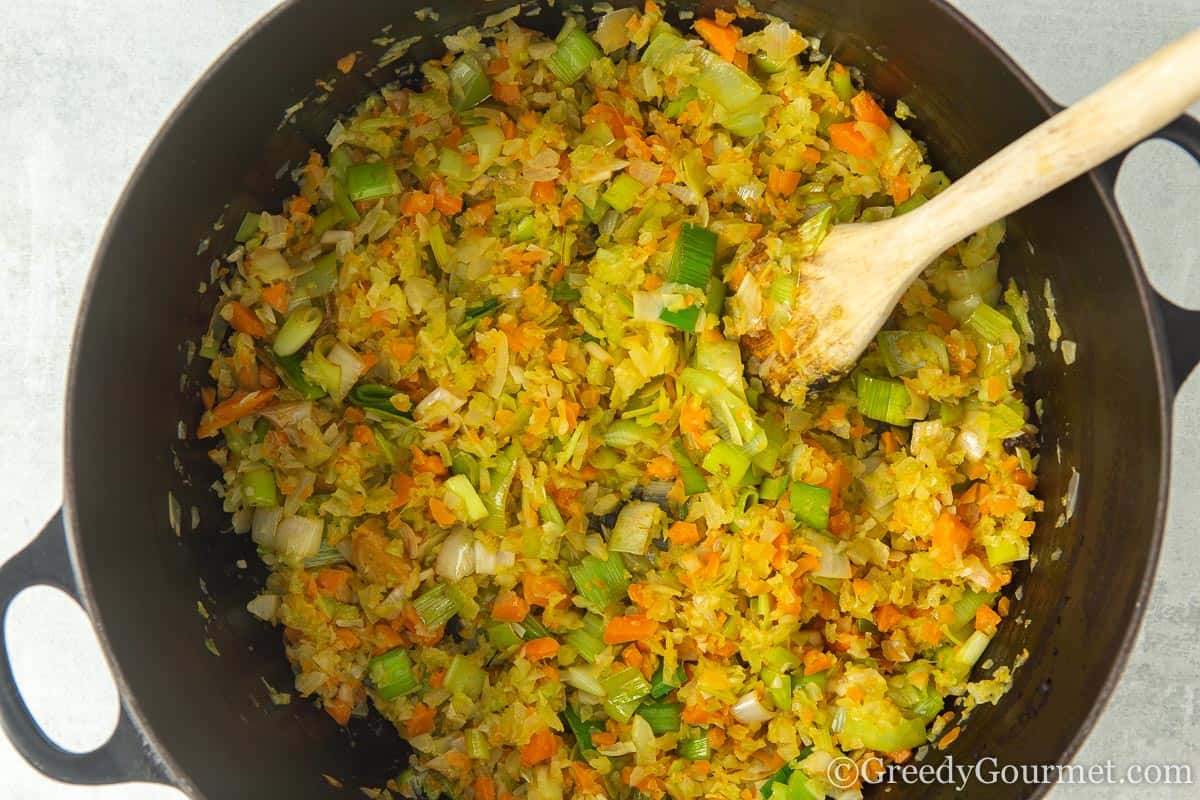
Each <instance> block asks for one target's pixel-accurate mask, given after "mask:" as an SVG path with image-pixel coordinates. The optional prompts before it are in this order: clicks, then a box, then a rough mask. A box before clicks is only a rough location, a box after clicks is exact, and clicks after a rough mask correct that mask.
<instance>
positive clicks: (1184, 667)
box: [0, 0, 1200, 800]
mask: <svg viewBox="0 0 1200 800" xmlns="http://www.w3.org/2000/svg"><path fill="white" fill-rule="evenodd" d="M956 4H957V5H958V6H959V7H960V8H962V9H963V10H964V11H965V12H966V13H967V14H968V16H970V17H971V18H972V19H974V20H975V21H977V22H978V23H979V24H980V25H981V26H982V27H983V28H984V29H985V30H987V31H988V32H989V33H990V34H991V35H992V36H993V37H994V38H995V39H996V40H997V41H998V42H999V43H1000V44H1001V45H1003V46H1004V47H1005V48H1007V49H1008V51H1009V52H1010V53H1011V54H1012V55H1013V56H1014V57H1015V58H1016V60H1017V61H1018V62H1019V63H1021V64H1022V65H1023V66H1024V67H1025V68H1026V70H1028V72H1029V73H1030V74H1031V75H1032V77H1033V78H1034V79H1035V80H1036V81H1038V82H1039V83H1040V84H1041V85H1042V86H1043V87H1045V88H1046V89H1047V90H1048V91H1049V93H1050V94H1051V95H1052V96H1054V97H1055V98H1056V99H1058V100H1059V101H1060V102H1064V103H1069V102H1071V101H1072V100H1074V99H1077V98H1079V97H1080V96H1082V95H1083V94H1085V93H1086V91H1087V90H1088V89H1089V88H1091V87H1093V86H1095V85H1097V84H1098V83H1099V82H1101V81H1102V80H1103V79H1105V78H1106V77H1108V76H1111V75H1113V74H1115V73H1116V72H1117V71H1119V70H1120V69H1121V68H1123V67H1125V66H1128V65H1129V64H1132V63H1133V62H1134V61H1135V60H1136V59H1137V58H1138V57H1139V56H1140V55H1142V54H1146V53H1149V52H1150V51H1151V50H1153V49H1154V48H1155V47H1156V46H1158V45H1160V44H1162V43H1164V42H1166V41H1167V40H1168V39H1170V38H1171V37H1172V36H1174V35H1178V34H1180V33H1182V32H1183V31H1185V30H1187V29H1189V28H1192V27H1196V26H1197V25H1200V4H1197V3H1196V1H1195V0H1120V1H1118V0H1055V1H1054V2H1049V1H1048V0H1005V2H998V0H957V2H956ZM272 5H273V3H272V2H271V0H205V2H202V3H195V2H186V1H185V0H160V2H158V3H153V4H146V3H142V2H135V0H110V2H108V3H103V4H96V3H91V2H83V1H82V0H7V2H6V3H5V11H4V22H3V24H2V25H0V109H3V111H0V152H4V153H6V154H8V156H7V161H8V163H9V164H10V167H9V168H8V169H5V170H0V196H3V197H7V198H10V200H9V205H8V207H7V209H6V213H5V214H4V215H3V216H2V217H0V276H2V278H3V282H4V285H5V286H6V288H7V289H8V292H7V297H6V301H5V311H4V313H3V314H0V342H3V343H4V345H5V346H4V355H5V361H6V362H7V363H8V364H9V368H8V371H7V374H8V375H9V378H8V380H6V381H4V382H0V452H2V453H4V454H5V455H4V464H5V467H4V470H3V475H4V481H3V483H2V484H0V507H3V508H4V509H5V511H6V512H7V513H6V522H5V525H4V527H3V528H2V529H0V560H2V559H5V558H7V557H8V556H10V555H11V554H12V553H14V552H16V550H18V549H19V548H20V547H22V546H23V545H24V544H25V543H26V542H27V541H28V540H29V539H30V538H31V537H32V535H33V532H34V531H36V530H37V529H38V528H39V527H40V525H41V523H42V522H43V521H44V520H45V519H46V518H47V517H48V516H50V514H51V513H52V512H53V510H54V509H55V508H56V507H57V506H58V502H59V496H60V492H61V470H62V455H61V449H62V448H61V445H62V433H61V427H62V392H63V386H64V383H65V380H66V367H65V364H66V355H67V350H68V346H69V340H70V334H71V327H72V324H73V320H74V316H75V312H76V309H77V306H78V302H79V298H80V292H81V288H82V285H83V280H84V277H85V273H86V270H87V265H88V262H89V259H90V256H91V253H92V250H93V249H94V247H95V243H96V240H97V238H98V236H99V233H100V230H101V228H102V226H103V223H104V220H105V217H106V216H107V214H108V211H109V209H110V207H111V206H112V204H113V202H114V201H115V199H116V197H117V194H118V193H119V191H120V189H121V187H122V185H123V184H124V182H125V179H126V176H127V175H128V174H129V172H130V170H131V169H132V167H133V165H134V163H135V162H136V160H137V158H138V157H139V155H140V154H141V152H142V150H143V149H144V147H145V146H146V144H147V143H148V142H149V140H150V138H151V137H152V136H153V134H154V132H155V130H156V129H157V127H158V125H159V124H160V123H161V121H162V120H163V119H164V118H165V116H166V115H167V113H168V112H169V111H170V109H171V108H172V107H173V106H174V104H175V103H176V102H177V101H178V99H179V98H180V97H182V95H183V94H184V92H185V91H186V90H187V88H188V87H189V86H190V85H191V83H192V82H193V81H194V80H195V78H196V77H198V76H199V74H200V73H201V72H202V71H203V70H204V68H205V67H207V66H208V64H209V63H211V61H212V60H213V59H214V58H215V57H216V56H217V55H218V54H219V53H220V52H221V51H222V50H223V49H224V48H225V46H226V45H227V44H228V43H229V42H230V41H231V40H232V39H233V38H234V37H235V36H236V35H237V34H238V33H239V32H241V31H242V30H244V29H245V28H246V27H247V26H248V25H249V24H251V23H252V22H253V20H254V19H255V18H257V17H258V16H259V15H260V14H261V13H263V12H264V11H266V10H267V9H268V8H270V7H271V6H272ZM1193 111H1194V112H1196V111H1200V109H1193ZM1118 196H1119V199H1120V202H1121V205H1122V208H1123V209H1124V211H1125V213H1126V214H1127V216H1128V219H1129V221H1130V226H1131V227H1132V229H1133V231H1134V233H1135V235H1136V238H1137V242H1138V246H1139V247H1140V248H1141V252H1142V254H1143V256H1144V258H1145V261H1146V263H1147V265H1148V268H1149V270H1150V272H1151V275H1152V278H1153V280H1154V282H1155V284H1156V285H1157V286H1158V287H1159V288H1160V289H1161V290H1163V291H1164V292H1165V293H1167V294H1168V295H1169V296H1170V297H1172V298H1173V299H1174V300H1175V301H1176V302H1178V303H1180V304H1183V305H1186V306H1191V307H1200V232H1198V231H1197V227H1196V224H1195V221H1196V215H1195V206H1196V199H1197V198H1200V169H1198V168H1197V167H1196V166H1195V165H1194V164H1192V162H1191V161H1190V159H1188V158H1187V157H1186V156H1184V155H1183V154H1182V153H1181V152H1180V151H1178V150H1176V149H1175V148H1173V147H1172V146H1170V145H1167V144H1164V143H1159V142H1152V143H1150V144H1146V145H1143V146H1142V147H1140V148H1138V150H1137V151H1136V152H1135V153H1134V154H1133V155H1132V156H1131V158H1130V159H1129V161H1128V162H1127V165H1126V168H1125V170H1124V172H1123V173H1122V177H1121V180H1120V184H1119V191H1118ZM1173 468H1174V483H1173V490H1172V500H1171V508H1170V514H1169V519H1168V530H1167V535H1166V541H1165V548H1164V551H1163V558H1162V562H1161V565H1160V567H1159V571H1158V577H1157V580H1156V583H1155V588H1154V592H1153V595H1152V597H1151V599H1150V604H1149V608H1148V610H1147V615H1146V622H1145V624H1144V626H1143V629H1142V632H1141V635H1140V637H1139V639H1138V642H1137V646H1136V648H1135V651H1134V654H1133V657H1132V659H1131V660H1130V663H1129V667H1128V669H1127V671H1126V674H1125V676H1124V679H1123V680H1122V682H1121V685H1120V687H1119V688H1118V690H1117V692H1116V694H1115V695H1114V696H1113V698H1112V700H1111V702H1110V703H1109V705H1108V707H1107V709H1106V710H1105V712H1104V715H1103V717H1102V719H1101V721H1100V723H1099V725H1098V726H1097V727H1096V729H1095V730H1094V732H1093V733H1092V735H1091V737H1090V738H1089V739H1088V741H1087V744H1086V745H1085V747H1084V748H1083V750H1082V752H1081V753H1080V754H1079V757H1078V758H1077V760H1076V763H1079V764H1085V765H1087V764H1098V763H1103V762H1105V761H1106V760H1112V761H1113V762H1114V763H1115V764H1117V765H1118V767H1119V768H1123V767H1124V766H1125V765H1131V764H1149V763H1166V762H1177V763H1190V765H1191V766H1192V769H1193V772H1194V773H1196V779H1197V781H1200V758H1197V757H1196V756H1195V743H1196V742H1197V741H1198V740H1200V698H1198V695H1200V639H1198V637H1197V631H1200V600H1198V599H1197V595H1196V592H1195V591H1194V587H1196V586H1197V585H1200V558H1197V556H1198V555H1200V544H1198V543H1197V541H1196V539H1195V533H1194V524H1195V522H1196V520H1197V519H1200V378H1193V379H1192V380H1191V381H1190V382H1189V383H1188V385H1186V386H1185V387H1184V390H1183V392H1182V393H1181V394H1180V396H1179V398H1178V400H1177V403H1176V430H1175V441H1174V458H1173ZM8 638H9V643H10V644H11V645H12V646H13V647H14V648H15V649H16V663H15V665H14V666H15V668H16V670H17V673H18V677H19V678H20V681H21V686H22V688H23V690H24V692H25V694H26V696H27V697H28V699H29V702H30V703H31V705H33V707H34V708H35V709H36V710H37V711H38V713H39V716H40V718H41V719H42V720H43V722H44V724H45V725H46V726H47V728H48V729H49V730H50V731H51V732H52V733H53V734H54V735H55V736H56V737H57V738H58V740H59V741H60V742H61V743H63V744H64V745H65V746H67V747H69V748H72V749H77V750H85V749H88V748H90V747H94V746H95V745H97V744H98V743H100V742H102V741H103V740H104V739H105V738H106V737H107V732H108V731H109V730H111V727H112V725H113V723H114V721H115V718H116V694H115V690H114V689H113V686H112V683H111V681H110V680H109V678H108V677H107V675H106V674H105V670H104V667H103V662H102V659H101V657H100V655H99V653H98V651H97V650H96V647H95V644H94V637H93V636H92V635H91V634H90V630H89V628H88V627H87V624H86V621H85V620H84V618H83V615H82V613H81V612H79V611H78V610H77V609H75V608H74V607H73V606H72V604H71V603H70V602H69V601H67V600H66V599H65V598H64V597H63V596H62V595H60V594H58V593H56V592H54V591H52V590H48V589H42V590H35V591H31V592H29V593H27V594H26V595H23V596H22V597H21V598H19V600H18V602H17V603H16V604H15V606H14V610H13V614H12V616H11V618H10V621H9V632H8ZM1085 794H1086V795H1087V796H1089V797H1094V798H1105V799H1107V798H1112V799H1113V800H1116V799H1117V798H1129V797H1153V798H1162V800H1167V799H1168V798H1169V799H1170V800H1182V798H1195V797H1197V796H1198V795H1200V789H1197V787H1196V786H1195V785H1192V786H1176V787H1145V786H1141V787H1133V786H1129V785H1124V786H1095V787H1068V786H1059V787H1056V788H1055V789H1054V790H1052V792H1051V795H1050V796H1051V797H1052V798H1055V800H1058V799H1059V798H1066V797H1074V796H1083V795H1085ZM0 797H4V798H11V799H12V800H26V799H27V798H82V799H83V800H102V798H113V799H114V800H115V799H116V798H122V800H125V799H128V800H150V798H155V799H158V798H172V797H175V798H178V797H182V795H180V794H179V793H178V792H176V791H174V790H171V789H164V788H161V787H153V786H122V787H111V788H100V789H79V788H74V787H66V786H62V785H60V784H56V783H54V782H52V781H49V780H47V779H45V778H42V777H41V776H39V775H37V774H36V773H35V772H34V771H33V770H32V769H31V768H29V767H28V766H27V765H25V763H24V762H22V761H21V760H20V758H19V757H18V756H17V755H16V754H15V752H13V750H12V748H11V746H9V745H8V743H7V742H5V741H3V740H0Z"/></svg>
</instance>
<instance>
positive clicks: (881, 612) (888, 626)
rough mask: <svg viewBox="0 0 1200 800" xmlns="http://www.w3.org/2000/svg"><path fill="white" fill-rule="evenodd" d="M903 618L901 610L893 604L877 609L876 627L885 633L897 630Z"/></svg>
mask: <svg viewBox="0 0 1200 800" xmlns="http://www.w3.org/2000/svg"><path fill="white" fill-rule="evenodd" d="M903 618H904V617H903V616H902V615H901V614H900V609H898V608H896V607H895V606H894V605H892V604H891V603H888V604H886V605H882V606H880V607H879V608H877V609H875V626H876V627H877V628H879V630H881V631H883V632H884V633H889V632H890V631H893V630H895V629H896V627H897V626H898V625H899V624H900V621H901V620H902V619H903Z"/></svg>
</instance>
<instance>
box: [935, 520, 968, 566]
mask: <svg viewBox="0 0 1200 800" xmlns="http://www.w3.org/2000/svg"><path fill="white" fill-rule="evenodd" d="M970 544H971V529H970V528H968V527H967V526H966V525H964V524H963V521H962V520H960V519H959V518H958V517H956V516H954V515H953V514H951V513H950V512H948V511H943V512H942V515H941V516H940V517H938V518H937V521H936V522H934V523H933V547H932V550H933V557H934V558H935V559H936V560H937V562H938V563H939V564H941V565H942V566H946V565H947V564H953V563H954V561H955V560H957V559H958V558H960V557H961V556H962V554H963V553H964V552H965V551H966V549H967V548H968V547H969V546H970Z"/></svg>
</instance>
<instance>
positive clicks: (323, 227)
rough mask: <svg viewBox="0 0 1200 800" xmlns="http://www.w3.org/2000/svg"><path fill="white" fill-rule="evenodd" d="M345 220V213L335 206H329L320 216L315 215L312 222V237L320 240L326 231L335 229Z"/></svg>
mask: <svg viewBox="0 0 1200 800" xmlns="http://www.w3.org/2000/svg"><path fill="white" fill-rule="evenodd" d="M345 218H346V214H345V212H343V211H342V210H341V209H340V208H338V207H337V206H330V207H329V208H327V209H325V210H324V211H322V212H321V213H320V214H317V216H316V218H315V219H314V220H313V227H312V232H313V236H314V237H316V238H318V239H320V238H321V236H323V235H324V233H325V232H326V231H328V230H332V229H333V228H335V227H337V226H338V225H339V224H341V222H342V220H344V219H345Z"/></svg>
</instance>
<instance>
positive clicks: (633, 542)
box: [608, 500, 663, 556]
mask: <svg viewBox="0 0 1200 800" xmlns="http://www.w3.org/2000/svg"><path fill="white" fill-rule="evenodd" d="M662 522H663V510H662V508H661V507H660V506H659V505H658V504H657V503H651V502H649V501H648V500H632V501H630V502H628V503H626V504H625V506H624V507H623V508H622V509H621V512H620V513H619V514H617V521H616V524H615V525H613V529H612V535H611V536H610V537H609V540H608V549H609V550H611V551H613V552H615V553H631V554H633V555H635V556H641V555H645V554H646V549H647V548H648V547H649V546H650V540H651V539H652V538H654V537H653V533H654V532H655V530H656V529H657V528H660V527H662Z"/></svg>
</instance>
